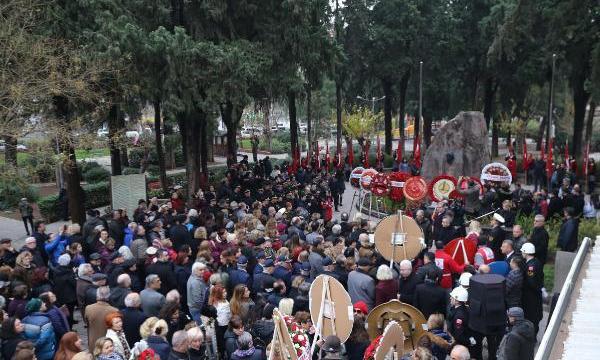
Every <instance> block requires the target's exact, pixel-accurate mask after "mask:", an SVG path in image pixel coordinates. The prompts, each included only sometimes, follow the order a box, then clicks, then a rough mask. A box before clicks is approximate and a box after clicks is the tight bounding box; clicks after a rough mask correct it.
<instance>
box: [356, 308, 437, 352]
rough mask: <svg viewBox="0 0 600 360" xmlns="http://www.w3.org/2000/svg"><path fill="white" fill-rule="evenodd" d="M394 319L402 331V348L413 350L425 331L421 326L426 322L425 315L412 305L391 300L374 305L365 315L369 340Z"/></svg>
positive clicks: (381, 331) (380, 332)
mask: <svg viewBox="0 0 600 360" xmlns="http://www.w3.org/2000/svg"><path fill="white" fill-rule="evenodd" d="M392 321H395V322H397V323H398V325H400V327H401V328H402V331H403V333H404V339H405V340H404V349H405V350H406V351H409V350H414V349H415V348H416V347H417V343H418V341H419V339H420V338H421V336H423V334H425V333H426V331H425V329H424V328H423V325H424V324H427V320H425V316H423V314H422V313H421V312H420V311H419V310H418V309H417V308H415V307H414V306H411V305H409V304H406V303H403V302H400V301H399V300H391V301H388V302H386V303H384V304H381V305H378V306H376V307H375V308H374V309H373V310H371V312H370V313H369V315H368V316H367V324H368V328H367V332H368V333H369V337H370V338H371V340H373V339H375V338H376V337H377V336H379V335H381V334H382V333H383V331H384V329H385V328H386V327H387V325H388V324H389V323H390V322H392Z"/></svg>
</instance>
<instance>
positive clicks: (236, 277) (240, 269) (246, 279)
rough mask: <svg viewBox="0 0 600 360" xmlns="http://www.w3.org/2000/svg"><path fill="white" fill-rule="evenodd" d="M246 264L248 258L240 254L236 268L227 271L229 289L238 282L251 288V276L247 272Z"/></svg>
mask: <svg viewBox="0 0 600 360" xmlns="http://www.w3.org/2000/svg"><path fill="white" fill-rule="evenodd" d="M247 266H248V258H247V257H245V256H244V255H242V256H240V257H239V258H238V261H237V269H235V270H232V271H231V272H230V273H229V283H230V284H231V289H234V288H235V287H236V286H237V285H239V284H244V285H246V287H247V288H248V289H252V277H251V276H250V274H248V271H247V270H246V267H247Z"/></svg>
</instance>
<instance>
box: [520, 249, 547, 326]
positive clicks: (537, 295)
mask: <svg viewBox="0 0 600 360" xmlns="http://www.w3.org/2000/svg"><path fill="white" fill-rule="evenodd" d="M521 253H522V254H523V257H524V258H525V273H524V274H523V289H522V292H523V295H522V305H523V311H524V312H525V318H526V319H527V320H529V321H531V322H532V323H533V325H534V328H535V334H536V335H537V333H538V330H539V323H540V321H541V320H542V317H543V307H542V301H543V299H542V287H543V286H544V272H543V270H542V264H541V263H540V261H539V260H538V259H536V257H535V246H534V245H533V244H532V243H525V244H523V247H521Z"/></svg>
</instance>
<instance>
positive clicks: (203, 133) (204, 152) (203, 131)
mask: <svg viewBox="0 0 600 360" xmlns="http://www.w3.org/2000/svg"><path fill="white" fill-rule="evenodd" d="M207 128H208V124H207V121H206V119H204V120H203V121H201V122H200V169H201V171H202V174H201V175H200V187H201V188H202V189H206V188H207V187H208V142H209V136H208V130H207Z"/></svg>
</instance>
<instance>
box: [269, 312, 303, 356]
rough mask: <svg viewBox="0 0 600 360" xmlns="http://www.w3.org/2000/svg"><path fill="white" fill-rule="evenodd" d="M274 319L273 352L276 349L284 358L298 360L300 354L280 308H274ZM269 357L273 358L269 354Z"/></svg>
mask: <svg viewBox="0 0 600 360" xmlns="http://www.w3.org/2000/svg"><path fill="white" fill-rule="evenodd" d="M273 320H274V321H275V329H274V330H273V341H272V342H271V354H274V353H273V351H276V352H277V353H278V354H280V355H281V358H283V359H290V360H297V359H298V355H297V354H296V349H295V348H294V343H293V342H292V338H291V337H290V333H289V331H288V329H287V325H286V324H285V320H284V318H283V314H282V313H281V312H280V311H279V309H275V310H273ZM269 359H272V356H269Z"/></svg>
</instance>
